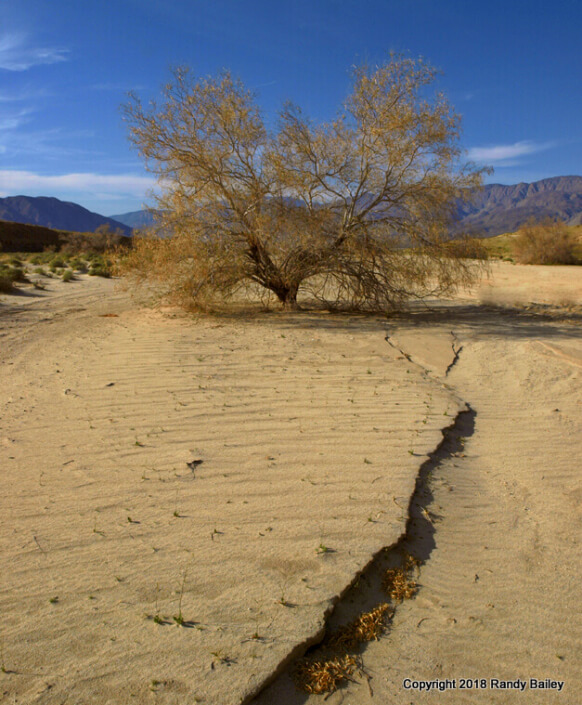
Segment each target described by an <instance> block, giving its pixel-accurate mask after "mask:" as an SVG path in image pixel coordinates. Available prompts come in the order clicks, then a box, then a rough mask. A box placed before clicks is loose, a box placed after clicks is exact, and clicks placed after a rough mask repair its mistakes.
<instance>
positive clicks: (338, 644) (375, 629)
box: [329, 602, 393, 651]
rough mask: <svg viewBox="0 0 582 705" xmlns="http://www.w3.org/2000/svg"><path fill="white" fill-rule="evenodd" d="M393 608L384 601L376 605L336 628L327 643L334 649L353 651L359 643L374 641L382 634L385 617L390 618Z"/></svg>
mask: <svg viewBox="0 0 582 705" xmlns="http://www.w3.org/2000/svg"><path fill="white" fill-rule="evenodd" d="M392 614H393V610H392V609H391V608H390V605H389V604H388V603H386V602H384V603H382V604H380V605H378V606H377V607H375V608H374V609H373V610H370V611H369V612H363V613H362V614H361V615H360V616H359V617H357V618H356V619H355V620H354V621H353V622H350V624H347V625H346V626H344V627H341V628H340V629H338V631H337V632H335V634H333V635H332V636H331V638H330V640H329V645H330V646H331V647H332V648H336V649H345V650H347V651H353V650H354V649H357V648H358V646H359V645H360V644H364V643H366V642H367V641H374V640H376V639H378V637H379V636H380V635H381V634H382V630H383V629H384V624H385V621H386V619H387V618H390V617H391V616H392Z"/></svg>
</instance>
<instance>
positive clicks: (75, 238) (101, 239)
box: [61, 225, 131, 255]
mask: <svg viewBox="0 0 582 705" xmlns="http://www.w3.org/2000/svg"><path fill="white" fill-rule="evenodd" d="M124 246H126V247H127V246H131V238H129V237H126V236H125V235H124V234H123V233H122V232H121V230H112V229H111V227H110V226H109V225H100V226H99V227H98V228H97V230H95V232H94V233H66V234H64V235H63V243H62V246H61V252H63V253H68V254H72V255H79V254H81V253H99V254H103V253H105V252H107V251H109V250H111V249H114V248H116V247H124Z"/></svg>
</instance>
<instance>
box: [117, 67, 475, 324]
mask: <svg viewBox="0 0 582 705" xmlns="http://www.w3.org/2000/svg"><path fill="white" fill-rule="evenodd" d="M352 79H353V81H352V91H351V93H350V95H349V96H348V98H347V100H346V101H345V104H344V106H343V108H342V109H341V111H340V112H339V113H338V115H337V117H336V118H335V119H334V120H333V121H331V122H329V123H325V124H314V123H313V122H312V121H311V120H310V119H309V118H308V117H306V116H305V115H304V114H303V113H302V111H301V109H300V108H299V107H298V106H295V105H293V104H291V103H289V104H286V105H285V106H284V107H283V109H282V110H281V112H280V115H279V119H278V124H277V126H276V128H275V129H273V130H267V128H266V126H265V123H264V121H263V119H262V116H261V112H260V110H259V107H258V106H257V104H256V102H255V97H254V96H253V94H252V93H251V92H250V91H248V90H247V89H246V88H245V87H244V85H243V84H242V83H241V82H240V81H239V80H237V79H235V78H233V76H232V75H231V74H230V73H228V72H223V73H222V74H220V75H219V76H218V77H214V78H204V79H196V78H194V77H192V75H191V73H190V72H189V71H188V70H187V69H178V70H176V71H175V73H174V77H173V81H172V82H171V83H169V84H168V85H167V86H166V87H165V90H164V98H163V102H162V103H161V104H157V103H155V102H153V103H150V104H149V105H148V106H144V105H143V104H142V103H141V101H140V100H139V98H138V97H137V96H135V95H134V96H131V99H130V102H129V103H128V104H127V105H126V106H125V107H124V112H125V118H126V120H127V121H128V124H129V130H130V139H131V140H132V142H133V143H134V145H135V146H136V147H137V149H138V150H139V152H140V153H141V155H142V156H143V157H144V159H145V162H146V165H147V167H148V168H149V169H150V170H151V171H152V172H154V173H155V174H157V176H158V180H159V184H160V189H161V191H160V195H159V196H158V197H157V204H156V213H157V217H158V220H159V222H158V228H159V230H160V231H161V232H163V233H165V234H166V235H168V236H169V237H166V238H164V239H158V240H152V239H151V238H150V239H143V240H138V241H137V242H136V246H135V247H134V249H133V251H132V253H131V255H130V256H129V258H128V260H127V261H126V267H125V268H126V271H129V272H130V273H133V274H135V275H136V276H138V277H140V276H141V277H143V278H145V279H150V280H158V282H165V284H166V286H167V290H168V292H170V293H178V294H179V295H181V296H182V297H183V298H185V299H187V300H188V301H190V302H192V303H194V304H202V303H204V302H205V301H208V300H212V299H213V298H214V297H216V296H217V295H221V296H228V295H230V294H232V293H233V292H235V291H237V290H239V289H240V288H243V287H248V286H255V287H256V286H257V285H258V287H259V288H262V289H264V290H268V291H269V292H272V293H274V294H275V295H276V296H277V298H278V299H279V300H280V301H281V303H282V304H283V305H284V306H285V307H295V306H296V305H297V295H298V292H299V290H300V289H301V288H304V289H309V290H310V291H311V292H312V293H314V294H316V295H319V296H321V297H322V298H324V299H326V300H327V301H328V303H333V304H335V305H337V304H348V305H350V306H356V307H359V308H370V309H375V310H387V309H390V308H393V307H395V306H398V305H400V304H401V303H402V302H403V301H404V300H406V299H408V298H410V297H419V298H423V297H427V296H430V295H435V294H438V293H441V294H442V293H446V292H452V291H453V290H454V289H455V288H456V287H457V286H459V285H464V284H467V283H469V282H470V281H471V280H472V278H473V277H474V274H475V269H474V266H473V265H472V263H471V262H470V261H469V260H468V259H466V258H461V257H458V256H455V254H454V253H455V252H457V251H458V250H455V249H454V248H448V247H447V240H448V239H449V232H450V226H451V222H452V220H453V219H454V215H455V210H456V208H457V206H458V203H459V200H460V199H463V198H466V197H467V196H468V194H470V193H471V192H472V191H473V190H474V189H475V188H476V187H478V186H479V185H480V183H481V171H480V170H478V169H476V168H475V167H474V166H473V165H472V164H470V163H463V162H462V156H463V152H462V150H461V148H460V145H459V137H460V118H459V116H458V115H457V114H456V113H455V112H454V110H453V109H452V107H451V106H450V105H449V103H448V102H447V100H446V99H445V97H444V96H443V95H441V94H438V93H436V94H434V95H430V96H429V95H428V91H429V88H430V86H431V84H432V83H433V82H434V80H435V70H434V69H433V68H432V67H431V66H430V65H428V64H427V63H425V62H424V61H422V60H414V59H411V58H408V57H403V56H396V55H393V56H391V57H390V60H389V61H388V62H387V63H385V64H384V65H382V66H378V67H375V68H370V67H359V68H355V69H354V70H353V76H352Z"/></svg>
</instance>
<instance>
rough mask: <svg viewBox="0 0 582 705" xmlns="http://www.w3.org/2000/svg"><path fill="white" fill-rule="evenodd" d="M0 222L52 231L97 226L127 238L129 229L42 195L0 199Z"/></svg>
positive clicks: (118, 223)
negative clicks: (104, 227) (37, 226)
mask: <svg viewBox="0 0 582 705" xmlns="http://www.w3.org/2000/svg"><path fill="white" fill-rule="evenodd" d="M0 220H7V221H9V222H13V223H26V224H28V225H42V226H44V227H45V228H53V229H55V230H70V231H73V232H94V231H95V230H96V229H97V228H98V227H99V226H101V225H109V227H110V228H111V229H112V230H121V232H122V233H123V234H124V235H131V234H132V229H131V227H128V226H127V225H125V224H124V223H121V222H119V221H117V220H114V219H113V218H106V217H105V216H103V215H99V214H98V213H93V212H92V211H90V210H87V208H83V206H80V205H79V204H78V203H71V202H69V201H60V200H59V199H58V198H49V197H46V196H36V197H32V196H8V197H7V198H0Z"/></svg>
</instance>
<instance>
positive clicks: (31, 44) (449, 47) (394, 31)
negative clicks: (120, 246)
mask: <svg viewBox="0 0 582 705" xmlns="http://www.w3.org/2000/svg"><path fill="white" fill-rule="evenodd" d="M581 30H582V3H580V2H579V0H554V1H553V2H549V1H548V0H543V1H542V0H527V1H525V0H524V1H522V0H504V1H501V0H488V1H487V2H483V0H479V1H476V0H292V1H285V0H279V2H273V1H269V2H268V1H266V0H116V2H103V0H50V2H48V1H47V0H0V196H10V195H17V194H26V195H31V196H40V195H44V196H56V197H57V198H61V199H63V200H69V201H75V202H77V203H80V204H81V205H83V206H85V207H86V208H89V209H90V210H94V211H97V212H99V213H102V214H104V215H111V214H115V213H123V212H126V211H131V210H137V209H139V208H140V207H141V206H142V204H143V203H144V202H147V192H148V190H149V189H150V188H151V187H153V186H154V182H153V179H152V177H151V176H150V175H149V174H148V173H147V172H146V171H145V169H144V168H143V165H142V163H141V161H140V159H139V157H138V155H137V153H136V152H135V151H134V150H133V149H132V148H131V147H130V145H129V142H128V140H127V134H126V129H125V126H124V123H123V121H122V116H121V112H120V109H119V106H120V105H121V104H122V103H124V102H126V93H127V92H128V91H130V90H134V91H136V92H137V93H138V94H139V95H140V96H141V97H142V98H144V99H145V100H146V101H147V100H149V99H151V98H155V97H156V96H157V95H159V89H160V86H161V85H163V84H164V83H165V82H167V80H168V79H169V77H170V68H171V67H172V66H177V65H181V64H187V65H189V66H191V67H192V69H193V70H194V72H195V73H196V74H197V75H201V76H207V75H211V74H215V73H217V72H218V71H220V70H221V69H222V68H228V69H230V70H231V71H232V72H233V73H234V74H236V75H237V76H239V77H240V78H241V79H242V80H243V82H244V83H245V84H246V85H247V86H248V87H249V88H251V89H253V90H254V91H255V92H256V93H257V96H258V101H259V104H260V105H261V107H262V108H263V110H264V114H265V117H266V119H267V120H268V121H273V120H274V119H275V117H276V114H277V110H278V109H279V108H280V107H281V105H282V103H283V102H284V101H285V100H288V99H291V100H293V101H294V102H296V103H298V104H299V105H301V106H302V108H303V109H304V111H305V112H306V113H308V114H309V115H311V117H312V118H314V119H315V120H327V119H330V118H332V117H333V116H334V114H335V112H336V110H337V109H338V107H339V106H340V105H341V102H342V100H343V99H344V98H345V96H346V95H347V93H348V91H349V85H350V66H352V65H353V64H360V63H363V62H367V63H371V64H374V63H381V62H383V61H384V60H385V59H386V58H387V56H388V53H389V52H390V51H397V52H406V53H408V54H410V55H411V56H413V57H417V56H420V55H422V56H423V57H425V58H426V59H428V60H429V61H430V62H431V63H432V64H433V65H434V66H436V67H438V68H439V69H441V70H442V72H443V74H442V76H441V77H440V78H439V88H442V89H443V90H444V91H445V92H446V94H447V95H448V97H449V100H450V101H451V103H452V104H453V105H454V106H455V108H456V109H457V111H458V112H459V113H460V114H461V115H462V116H463V129H464V133H463V139H462V144H463V146H464V147H465V149H466V150H467V154H468V156H469V157H470V158H472V159H473V160H475V161H477V162H478V163H483V164H489V165H491V166H493V167H494V169H495V172H494V174H493V175H492V176H490V177H488V178H487V181H488V182H493V183H505V184H509V183H517V182H519V181H527V182H531V181H536V180H538V179H543V178H547V177H551V176H560V175H569V174H582V129H581V128H582V120H581V116H582V90H581V87H582V41H581V39H580V33H581Z"/></svg>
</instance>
